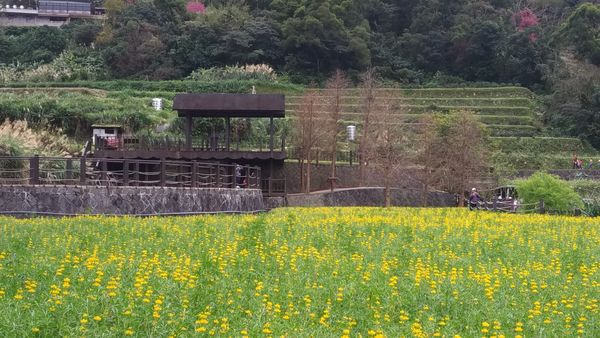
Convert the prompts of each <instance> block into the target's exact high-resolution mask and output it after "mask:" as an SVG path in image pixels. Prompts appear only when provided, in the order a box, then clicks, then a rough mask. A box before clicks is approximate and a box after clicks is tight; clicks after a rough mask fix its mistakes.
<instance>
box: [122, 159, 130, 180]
mask: <svg viewBox="0 0 600 338" xmlns="http://www.w3.org/2000/svg"><path fill="white" fill-rule="evenodd" d="M123 185H124V186H128V185H129V161H128V160H123Z"/></svg>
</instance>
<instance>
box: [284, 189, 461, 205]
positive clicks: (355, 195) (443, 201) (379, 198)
mask: <svg viewBox="0 0 600 338" xmlns="http://www.w3.org/2000/svg"><path fill="white" fill-rule="evenodd" d="M287 202H288V206H291V207H322V206H325V207H329V206H373V207H381V206H383V205H384V204H385V193H384V189H383V188H351V189H341V190H336V191H333V192H331V191H322V192H316V193H310V194H292V195H288V196H287ZM391 204H392V205H393V206H402V207H419V206H423V203H422V195H421V192H420V191H417V190H409V189H392V191H391ZM427 205H428V206H431V207H455V206H456V197H455V196H454V195H452V194H448V193H444V192H429V193H428V194H427Z"/></svg>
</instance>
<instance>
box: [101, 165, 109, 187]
mask: <svg viewBox="0 0 600 338" xmlns="http://www.w3.org/2000/svg"><path fill="white" fill-rule="evenodd" d="M107 173H108V163H106V161H102V172H101V173H100V177H101V178H100V179H101V180H102V182H104V184H106V185H107V186H108V175H107Z"/></svg>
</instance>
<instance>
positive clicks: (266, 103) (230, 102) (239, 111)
mask: <svg viewBox="0 0 600 338" xmlns="http://www.w3.org/2000/svg"><path fill="white" fill-rule="evenodd" d="M173 109H174V110H177V112H178V114H179V116H186V115H187V114H191V115H192V117H284V116H285V96H284V95H283V94H178V95H176V96H175V99H174V100H173Z"/></svg>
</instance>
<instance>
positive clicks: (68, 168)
mask: <svg viewBox="0 0 600 338" xmlns="http://www.w3.org/2000/svg"><path fill="white" fill-rule="evenodd" d="M65 170H66V172H65V178H66V182H65V184H71V180H72V179H73V159H71V158H67V166H66V169H65Z"/></svg>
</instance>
